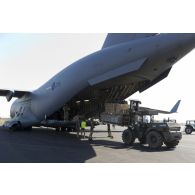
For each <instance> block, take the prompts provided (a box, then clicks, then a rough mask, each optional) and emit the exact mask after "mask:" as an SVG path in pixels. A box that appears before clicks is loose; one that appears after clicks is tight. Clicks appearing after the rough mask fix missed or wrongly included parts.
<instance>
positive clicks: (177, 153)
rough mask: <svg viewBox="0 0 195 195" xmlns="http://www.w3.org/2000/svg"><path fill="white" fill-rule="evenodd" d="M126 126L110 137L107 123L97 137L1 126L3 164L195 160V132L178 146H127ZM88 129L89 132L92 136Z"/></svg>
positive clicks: (137, 144)
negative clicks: (8, 128) (172, 147)
mask: <svg viewBox="0 0 195 195" xmlns="http://www.w3.org/2000/svg"><path fill="white" fill-rule="evenodd" d="M123 129H124V128H121V127H116V128H115V129H114V130H113V136H114V138H113V139H111V138H108V137H107V132H106V131H105V130H106V126H98V127H96V129H95V133H94V139H93V141H92V142H89V141H88V139H87V138H86V139H78V138H77V137H76V135H75V134H74V133H70V134H66V133H64V132H56V131H54V130H53V129H46V128H33V130H32V131H17V132H12V131H10V130H7V129H4V128H2V127H0V162H2V163H82V162H88V163H130V162H133V163H149V162H151V163H155V162H156V163H163V162H164V163H172V162H174V163H187V162H192V163H193V162H195V133H192V134H191V135H185V133H183V138H182V140H181V142H180V143H179V145H178V146H177V148H175V149H172V150H170V149H167V148H166V147H165V146H164V147H162V149H160V150H150V149H149V148H148V147H147V145H144V146H143V145H140V144H139V143H135V144H134V145H133V146H130V147H125V146H124V145H123V143H122V140H121V134H122V131H123ZM88 134H89V133H88V132H87V133H86V135H87V136H88Z"/></svg>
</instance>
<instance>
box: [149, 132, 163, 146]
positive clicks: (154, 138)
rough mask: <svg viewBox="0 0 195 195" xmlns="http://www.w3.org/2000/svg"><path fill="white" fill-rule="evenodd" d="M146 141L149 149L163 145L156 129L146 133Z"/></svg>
mask: <svg viewBox="0 0 195 195" xmlns="http://www.w3.org/2000/svg"><path fill="white" fill-rule="evenodd" d="M146 141H147V144H148V145H149V148H151V149H158V148H160V147H161V146H162V145H163V137H162V135H161V134H160V133H159V132H157V131H150V132H149V133H148V134H147V135H146Z"/></svg>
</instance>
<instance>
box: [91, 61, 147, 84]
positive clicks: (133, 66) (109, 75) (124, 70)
mask: <svg viewBox="0 0 195 195" xmlns="http://www.w3.org/2000/svg"><path fill="white" fill-rule="evenodd" d="M145 61H146V58H144V59H140V60H137V61H135V62H131V63H129V64H126V65H124V66H121V67H119V68H116V69H114V70H111V71H109V72H106V73H104V74H101V75H99V76H97V77H95V78H92V79H90V80H89V81H88V82H89V84H90V85H91V86H93V85H97V84H99V83H102V82H104V81H107V80H110V79H114V78H116V77H119V76H122V75H125V74H128V73H130V72H133V71H136V70H138V69H140V68H141V66H142V65H143V64H144V62H145Z"/></svg>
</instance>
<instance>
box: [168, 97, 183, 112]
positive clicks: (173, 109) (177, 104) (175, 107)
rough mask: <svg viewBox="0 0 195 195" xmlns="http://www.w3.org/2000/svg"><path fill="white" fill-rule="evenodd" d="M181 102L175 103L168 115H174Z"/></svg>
mask: <svg viewBox="0 0 195 195" xmlns="http://www.w3.org/2000/svg"><path fill="white" fill-rule="evenodd" d="M180 102H181V100H178V101H177V103H176V104H175V105H174V106H173V108H172V109H171V111H170V113H176V112H177V110H178V107H179V105H180Z"/></svg>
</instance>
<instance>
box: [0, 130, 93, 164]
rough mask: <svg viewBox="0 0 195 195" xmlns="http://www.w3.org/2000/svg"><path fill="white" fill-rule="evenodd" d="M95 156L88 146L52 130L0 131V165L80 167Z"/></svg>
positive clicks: (74, 138) (71, 136) (70, 136)
mask: <svg viewBox="0 0 195 195" xmlns="http://www.w3.org/2000/svg"><path fill="white" fill-rule="evenodd" d="M95 156H96V153H95V151H94V149H93V147H92V146H91V145H90V144H89V143H88V142H83V141H82V140H79V139H78V138H77V137H76V135H73V134H68V135H66V134H65V133H63V132H55V131H54V130H51V129H33V130H32V131H29V132H26V131H17V132H12V131H9V130H6V129H3V128H0V162H4V163H82V162H85V161H86V160H88V159H90V158H93V157H95Z"/></svg>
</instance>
